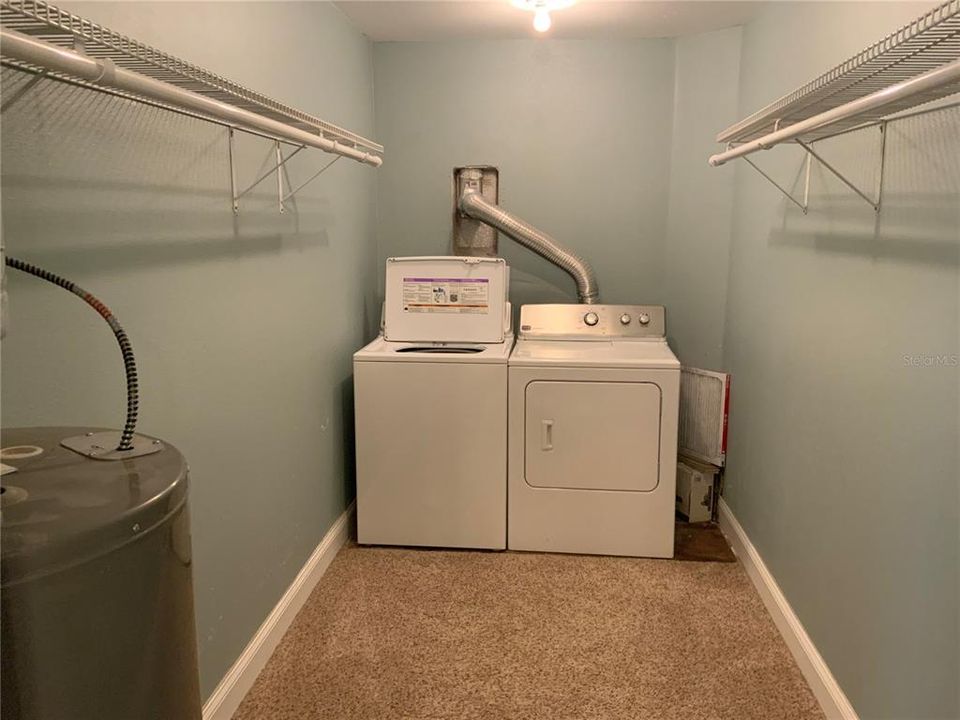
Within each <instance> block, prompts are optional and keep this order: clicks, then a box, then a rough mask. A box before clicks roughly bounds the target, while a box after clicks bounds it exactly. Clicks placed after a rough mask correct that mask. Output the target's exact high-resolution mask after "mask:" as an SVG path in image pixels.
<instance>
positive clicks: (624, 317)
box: [620, 313, 630, 325]
mask: <svg viewBox="0 0 960 720" xmlns="http://www.w3.org/2000/svg"><path fill="white" fill-rule="evenodd" d="M620 324H621V325H629V324H630V316H629V315H627V314H626V313H624V314H623V315H621V316H620Z"/></svg>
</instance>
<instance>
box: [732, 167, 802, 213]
mask: <svg viewBox="0 0 960 720" xmlns="http://www.w3.org/2000/svg"><path fill="white" fill-rule="evenodd" d="M743 159H744V160H745V161H746V162H747V164H748V165H749V166H750V167H752V168H753V169H754V170H756V171H757V172H758V173H760V174H761V175H762V176H763V177H764V178H765V179H766V180H767V182H769V183H770V184H771V185H773V186H774V187H775V188H776V189H777V190H779V191H780V192H781V193H783V196H784V197H785V198H787V200H789V201H790V202H792V203H793V204H794V205H796V206H797V207H798V208H800V209H801V210H802V211H803V214H804V215H806V214H807V207H808V206H807V198H808V195H809V192H810V156H809V155H808V156H807V179H806V182H805V185H804V191H803V202H800V201H799V200H797V199H796V198H795V197H794V196H793V195H791V194H790V192H789V191H788V190H787V189H786V188H784V187H783V186H782V185H781V184H780V183H778V182H777V181H776V180H774V179H773V178H772V177H770V176H769V175H768V174H767V173H765V172H764V171H763V170H761V169H760V168H759V166H758V165H757V164H756V163H755V162H754V161H753V160H751V159H750V158H748V157H746V156H744V158H743Z"/></svg>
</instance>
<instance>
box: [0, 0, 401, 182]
mask: <svg viewBox="0 0 960 720" xmlns="http://www.w3.org/2000/svg"><path fill="white" fill-rule="evenodd" d="M0 62H2V64H3V65H4V66H7V67H13V68H16V69H19V70H23V71H26V72H30V73H33V74H35V75H37V76H41V77H50V78H53V79H56V80H61V81H65V82H68V83H72V84H75V85H81V86H84V87H88V88H91V89H94V90H100V91H103V92H107V93H110V94H114V95H119V96H122V97H125V98H128V99H132V100H136V101H139V102H144V103H147V104H150V105H154V106H159V107H163V108H166V109H169V110H173V111H175V112H181V113H185V114H187V115H191V116H194V117H198V118H201V119H203V120H207V121H211V122H216V123H218V124H221V125H224V126H226V127H228V128H230V130H231V138H232V131H233V130H241V131H244V132H250V133H253V134H256V135H261V136H263V137H267V138H270V139H273V140H275V141H277V142H278V143H279V142H284V143H288V144H292V145H295V146H298V149H303V148H305V147H314V148H318V149H321V150H324V151H325V152H329V153H333V154H335V155H337V156H342V157H348V158H351V159H353V160H357V161H359V162H361V163H365V164H368V165H372V166H374V167H378V166H379V165H380V164H381V163H382V162H383V161H382V158H381V155H382V153H383V146H382V145H380V144H378V143H376V142H374V141H372V140H368V139H367V138H364V137H362V136H360V135H357V134H356V133H353V132H350V131H349V130H345V129H344V128H341V127H338V126H336V125H334V124H332V123H329V122H326V121H325V120H321V119H320V118H318V117H315V116H314V115H311V114H309V113H306V112H303V111H301V110H297V109H295V108H292V107H290V106H288V105H285V104H283V103H281V102H278V101H277V100H274V99H272V98H269V97H267V96H266V95H263V94H261V93H258V92H255V91H253V90H250V89H248V88H245V87H243V86H242V85H239V84H237V83H235V82H232V81H231V80H227V79H226V78H224V77H221V76H219V75H217V74H215V73H213V72H210V71H209V70H205V69H203V68H201V67H198V66H197V65H194V64H192V63H189V62H186V61H184V60H181V59H179V58H177V57H174V56H173V55H169V54H167V53H165V52H162V51H160V50H157V49H156V48H153V47H150V46H149V45H145V44H143V43H141V42H138V41H136V40H133V39H131V38H129V37H126V36H124V35H121V34H120V33H118V32H115V31H113V30H110V29H108V28H106V27H103V26H102V25H99V24H97V23H94V22H91V21H90V20H86V19H84V18H82V17H79V16H77V15H74V14H72V13H69V12H66V11H64V10H61V9H59V8H57V7H55V6H53V5H51V4H49V3H47V2H44V1H43V0H0ZM288 159H289V158H288ZM284 162H286V161H285V160H284ZM281 164H282V163H281ZM277 169H279V167H278V168H277ZM235 199H236V196H235Z"/></svg>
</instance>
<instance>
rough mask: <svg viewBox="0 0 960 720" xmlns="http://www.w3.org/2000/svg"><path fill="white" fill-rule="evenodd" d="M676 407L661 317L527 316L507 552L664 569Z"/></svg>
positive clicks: (676, 375) (600, 310)
mask: <svg viewBox="0 0 960 720" xmlns="http://www.w3.org/2000/svg"><path fill="white" fill-rule="evenodd" d="M679 395H680V363H679V361H678V360H677V358H676V357H675V356H674V354H673V353H672V352H671V350H670V348H669V346H668V345H667V342H666V338H665V319H664V309H663V308H662V307H660V306H644V305H524V306H523V307H522V308H521V310H520V334H519V337H518V339H517V344H516V346H515V347H514V350H513V354H512V355H511V357H510V400H509V408H510V409H509V412H510V416H509V433H510V440H509V501H508V504H509V508H508V532H507V536H508V539H509V540H508V547H509V548H510V549H511V550H539V551H549V552H570V553H591V554H602V555H629V556H643V557H673V531H674V506H675V492H676V458H677V415H678V409H679Z"/></svg>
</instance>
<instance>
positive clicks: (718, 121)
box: [663, 27, 741, 370]
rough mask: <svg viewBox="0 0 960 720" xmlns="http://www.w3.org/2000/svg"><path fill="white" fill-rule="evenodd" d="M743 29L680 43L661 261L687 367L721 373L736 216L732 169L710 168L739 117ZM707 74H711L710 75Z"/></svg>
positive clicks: (672, 324) (676, 340) (672, 334)
mask: <svg viewBox="0 0 960 720" xmlns="http://www.w3.org/2000/svg"><path fill="white" fill-rule="evenodd" d="M740 39H741V28H739V27H736V28H728V29H725V30H718V31H716V32H710V33H704V34H702V35H693V36H689V37H683V38H677V40H676V43H675V46H674V53H675V83H676V87H675V90H674V104H673V148H672V152H671V157H670V204H669V217H668V223H667V235H666V243H665V248H664V255H663V276H664V284H663V303H664V305H666V307H667V335H668V339H669V341H670V345H671V347H672V348H673V350H674V352H675V353H677V355H678V356H679V358H680V360H681V362H683V363H684V364H685V365H690V366H692V367H698V368H707V369H714V370H717V369H720V367H721V366H722V364H723V332H724V322H725V307H726V300H727V273H728V269H729V256H730V233H731V230H732V225H731V219H732V215H733V180H734V168H733V167H732V166H728V167H722V168H712V167H710V166H709V165H708V164H707V162H706V158H707V157H709V156H710V155H711V154H712V153H714V152H716V147H717V146H716V143H715V141H714V138H715V136H716V134H717V131H718V130H719V129H720V128H724V127H727V126H729V125H731V124H733V123H734V122H736V120H737V119H738V118H737V110H738V103H737V99H738V82H739V76H740ZM706 68H709V71H705V69H706Z"/></svg>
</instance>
